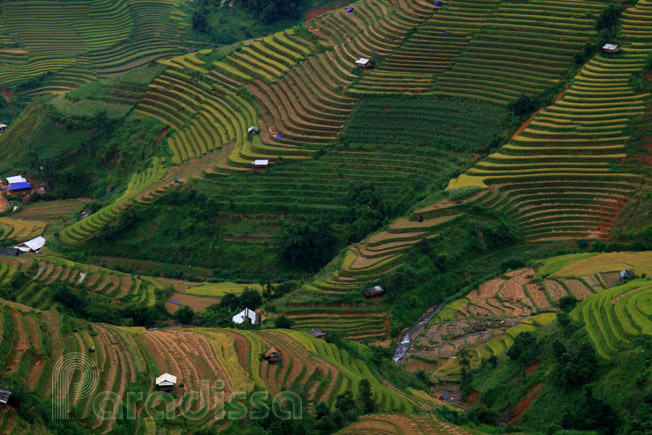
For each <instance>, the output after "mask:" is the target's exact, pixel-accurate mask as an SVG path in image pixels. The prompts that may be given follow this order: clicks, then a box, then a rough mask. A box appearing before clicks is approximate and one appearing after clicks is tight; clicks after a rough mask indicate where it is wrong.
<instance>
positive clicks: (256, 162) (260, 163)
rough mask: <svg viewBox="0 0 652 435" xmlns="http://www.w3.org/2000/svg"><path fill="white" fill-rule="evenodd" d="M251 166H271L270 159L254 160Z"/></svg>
mask: <svg viewBox="0 0 652 435" xmlns="http://www.w3.org/2000/svg"><path fill="white" fill-rule="evenodd" d="M251 164H252V165H254V166H267V165H269V160H268V159H261V160H254V161H253V162H251Z"/></svg>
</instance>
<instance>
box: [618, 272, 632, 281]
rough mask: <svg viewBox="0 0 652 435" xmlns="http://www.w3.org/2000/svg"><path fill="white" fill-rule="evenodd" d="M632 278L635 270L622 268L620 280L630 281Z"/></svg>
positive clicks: (619, 274)
mask: <svg viewBox="0 0 652 435" xmlns="http://www.w3.org/2000/svg"><path fill="white" fill-rule="evenodd" d="M632 278H634V272H632V271H631V270H621V271H620V272H618V281H619V282H625V281H629V280H630V279H632Z"/></svg>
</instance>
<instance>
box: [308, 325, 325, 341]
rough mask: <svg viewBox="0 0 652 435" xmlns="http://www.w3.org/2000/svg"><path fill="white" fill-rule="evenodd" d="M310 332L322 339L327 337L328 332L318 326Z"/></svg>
mask: <svg viewBox="0 0 652 435" xmlns="http://www.w3.org/2000/svg"><path fill="white" fill-rule="evenodd" d="M309 334H310V335H312V336H313V337H315V338H319V339H322V340H324V339H326V333H325V332H324V331H321V330H319V329H317V328H312V329H311V330H310V332H309Z"/></svg>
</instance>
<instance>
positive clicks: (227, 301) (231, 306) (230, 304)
mask: <svg viewBox="0 0 652 435" xmlns="http://www.w3.org/2000/svg"><path fill="white" fill-rule="evenodd" d="M219 306H220V308H224V309H225V310H226V311H233V310H237V309H238V307H239V306H240V299H239V298H238V296H236V295H235V294H233V293H227V294H225V295H224V297H222V300H221V301H220V305H219Z"/></svg>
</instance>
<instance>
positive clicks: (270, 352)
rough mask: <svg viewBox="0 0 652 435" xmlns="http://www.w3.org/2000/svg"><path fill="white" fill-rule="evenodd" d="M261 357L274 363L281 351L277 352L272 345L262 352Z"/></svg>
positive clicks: (279, 356) (278, 358)
mask: <svg viewBox="0 0 652 435" xmlns="http://www.w3.org/2000/svg"><path fill="white" fill-rule="evenodd" d="M263 358H264V359H265V361H267V362H268V363H270V364H274V363H277V362H279V361H280V359H281V352H279V351H278V350H277V349H276V348H275V347H274V346H272V347H270V348H269V349H267V350H266V351H265V353H264V354H263Z"/></svg>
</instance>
